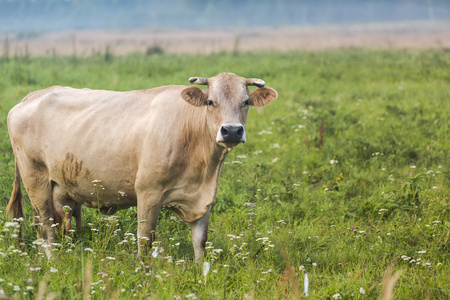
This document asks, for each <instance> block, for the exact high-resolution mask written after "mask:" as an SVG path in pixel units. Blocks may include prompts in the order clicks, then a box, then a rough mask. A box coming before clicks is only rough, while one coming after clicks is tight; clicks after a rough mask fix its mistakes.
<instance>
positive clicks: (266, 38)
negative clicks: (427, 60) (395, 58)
mask: <svg viewBox="0 0 450 300" xmlns="http://www.w3.org/2000/svg"><path fill="white" fill-rule="evenodd" d="M449 25H450V1H449V0H315V1H311V0H277V1H269V0H222V1H213V0H203V1H193V0H173V1H156V0H0V37H1V38H2V41H1V42H2V43H3V47H1V48H2V49H1V50H0V51H1V53H3V54H4V53H5V52H8V53H9V54H17V55H20V54H24V53H25V54H26V55H49V54H51V55H74V54H76V55H79V56H88V55H92V54H96V53H99V52H105V51H110V52H111V53H114V54H119V55H120V54H126V53H130V52H147V53H149V52H150V53H153V52H161V51H164V52H171V53H200V54H201V53H211V52H218V51H257V50H262V51H266V50H286V51H287V50H299V49H306V50H317V49H335V48H351V47H358V48H360V47H363V48H397V49H398V48H420V49H422V48H450V26H449Z"/></svg>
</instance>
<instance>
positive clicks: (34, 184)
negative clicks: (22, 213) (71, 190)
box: [22, 172, 55, 245]
mask: <svg viewBox="0 0 450 300" xmlns="http://www.w3.org/2000/svg"><path fill="white" fill-rule="evenodd" d="M22 181H23V183H24V186H25V189H26V191H27V194H28V197H29V198H30V202H31V205H32V207H33V216H34V218H33V219H34V221H35V222H36V223H41V224H42V225H41V226H39V227H38V228H39V233H38V236H39V237H40V238H43V239H46V240H47V243H48V244H49V245H50V244H51V243H53V242H54V239H55V230H54V229H53V227H52V225H53V221H54V213H53V203H52V195H51V185H50V182H49V181H48V178H46V176H43V175H42V174H40V173H38V172H36V173H34V174H33V175H31V174H26V175H24V176H23V177H22ZM37 217H39V218H37Z"/></svg>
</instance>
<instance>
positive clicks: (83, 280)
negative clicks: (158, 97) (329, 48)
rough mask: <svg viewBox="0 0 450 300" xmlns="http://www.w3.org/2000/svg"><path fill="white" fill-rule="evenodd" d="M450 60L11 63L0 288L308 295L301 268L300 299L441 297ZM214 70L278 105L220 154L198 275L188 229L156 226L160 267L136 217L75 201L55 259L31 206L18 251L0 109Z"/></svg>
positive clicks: (377, 55) (1, 184) (2, 103)
mask: <svg viewBox="0 0 450 300" xmlns="http://www.w3.org/2000/svg"><path fill="white" fill-rule="evenodd" d="M449 65H450V53H448V52H444V51H395V52H394V51H365V50H346V51H344V50H343V51H335V52H300V53H299V52H291V53H244V54H234V55H233V54H227V53H219V54H213V55H208V56H174V55H165V54H162V55H160V54H156V55H151V56H145V55H130V56H125V57H114V56H111V55H108V56H107V57H106V56H95V57H91V58H86V59H79V58H76V57H69V58H60V57H42V58H20V57H16V58H5V57H4V58H3V59H2V60H0V99H1V100H0V114H1V115H2V116H3V117H2V118H0V148H1V150H2V155H1V157H0V164H1V168H0V174H1V178H0V193H1V194H0V211H2V212H1V213H0V230H1V231H2V232H1V236H0V252H1V253H0V265H1V266H2V267H1V268H0V292H3V293H4V294H6V295H7V296H8V297H10V296H11V297H16V298H35V297H41V296H40V295H46V296H47V297H50V298H51V297H58V298H62V299H72V298H75V299H77V298H78V299H81V298H83V295H88V294H90V295H91V296H92V297H93V298H94V299H110V298H124V299H126V298H133V297H134V298H145V297H148V298H157V299H165V298H176V299H185V298H198V299H211V298H213V299H214V298H220V299H222V298H227V299H236V298H238V299H239V298H245V297H247V298H250V299H252V298H254V299H262V298H265V299H286V298H304V293H303V284H304V276H305V275H304V274H305V272H307V274H308V278H309V298H312V299H338V298H339V299H375V298H378V297H380V295H381V293H382V290H383V284H382V283H383V277H384V275H385V272H386V271H387V272H388V274H392V273H396V272H397V273H396V274H399V278H398V281H397V283H396V284H395V290H394V293H395V297H396V298H398V299H416V298H418V299H421V298H422V299H423V298H427V299H447V298H450V284H449V281H448V279H449V278H450V266H449V265H450V240H449V238H450V233H449V228H450V207H449V198H450V189H449V186H450V171H449V167H450V161H449V159H450V157H449V153H450V137H449V134H450V132H449V131H450V124H449V120H450V88H449V86H448V82H450V68H449ZM220 72H233V73H236V74H239V75H241V76H247V77H259V78H262V79H264V80H265V81H266V83H267V85H268V86H271V87H273V88H275V89H276V90H277V91H278V92H279V99H278V100H276V101H275V102H274V103H273V104H271V105H270V106H268V107H267V108H264V110H263V111H259V112H258V111H256V110H255V109H252V110H251V111H250V112H249V117H248V124H247V136H248V138H247V140H248V141H247V143H246V144H243V145H239V146H238V147H236V148H235V149H234V150H233V151H232V152H231V153H230V154H229V156H228V158H227V161H226V165H225V166H224V168H223V171H222V175H221V178H220V181H219V190H218V194H217V200H216V203H215V205H214V207H213V211H212V214H211V219H210V228H211V232H210V233H209V240H208V241H209V243H208V245H207V255H206V261H208V262H210V263H211V268H210V271H209V273H208V274H207V275H206V276H204V273H203V270H202V266H201V265H198V264H195V263H193V262H192V260H193V256H194V254H193V249H192V244H191V241H190V229H189V225H188V224H186V223H184V222H182V221H180V220H179V218H178V217H177V216H176V215H174V214H173V213H171V212H169V211H163V212H162V213H161V215H160V218H159V223H158V228H157V242H156V243H155V244H154V248H155V249H158V250H156V251H159V252H160V255H159V257H157V258H153V257H151V256H150V257H141V258H136V257H135V255H136V253H137V246H136V235H135V234H136V228H137V221H136V209H135V208H130V209H127V210H122V211H119V212H118V213H117V214H116V215H115V216H113V217H106V216H102V215H98V214H97V211H96V210H94V209H87V208H84V209H83V228H82V229H81V230H80V231H75V232H70V233H68V234H66V235H65V236H63V237H59V238H58V241H57V244H56V245H55V246H54V250H53V257H52V258H51V259H50V260H48V259H47V258H46V256H45V254H44V252H43V251H42V249H41V248H40V247H39V246H38V245H37V244H39V240H37V239H36V234H35V229H34V228H33V226H32V225H31V222H32V218H31V207H30V204H29V201H28V200H27V199H26V200H25V202H26V211H27V218H26V220H25V221H23V223H25V226H24V233H23V234H24V241H25V245H24V247H22V248H19V247H18V245H17V240H16V238H15V232H14V228H15V227H14V226H15V225H14V224H11V223H6V220H5V216H4V212H3V211H4V208H5V207H6V203H7V200H8V198H9V196H10V192H11V190H12V182H13V178H14V158H13V154H12V150H11V148H10V143H9V139H8V134H7V129H6V115H7V113H8V111H9V109H10V108H11V107H12V106H14V105H15V104H16V103H17V102H19V101H20V100H21V99H22V98H23V97H24V96H25V95H26V94H27V93H28V92H29V91H33V90H36V89H40V88H44V87H47V86H51V85H55V84H58V85H69V86H73V87H78V88H83V87H89V88H95V89H113V90H130V89H142V88H151V87H155V86H160V85H166V84H187V79H188V78H189V77H191V76H203V77H209V76H214V75H216V74H218V73H220ZM94 189H95V188H94V187H93V191H94ZM8 226H9V227H8ZM390 266H392V267H390ZM395 276H397V275H394V277H395ZM388 279H389V278H388ZM394 279H396V278H392V280H393V282H395V280H394ZM387 281H388V280H386V282H387ZM383 293H386V291H383ZM0 297H1V295H0Z"/></svg>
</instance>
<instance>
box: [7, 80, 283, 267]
mask: <svg viewBox="0 0 450 300" xmlns="http://www.w3.org/2000/svg"><path fill="white" fill-rule="evenodd" d="M189 82H190V83H191V84H199V85H206V88H205V89H200V88H199V87H196V86H180V85H169V86H162V87H157V88H153V89H148V90H135V91H127V92H117V91H106V90H90V89H74V88H71V87H61V86H53V87H50V88H47V89H43V90H39V91H35V92H32V93H30V94H28V95H27V96H26V97H25V98H24V99H23V100H22V101H21V102H20V103H19V104H17V105H16V106H15V107H13V108H12V109H11V111H10V112H9V114H8V119H7V123H8V132H9V136H10V139H11V145H12V149H13V152H14V155H15V173H16V175H15V180H14V188H13V192H12V196H11V199H10V201H9V203H8V206H7V214H9V215H13V216H14V217H15V218H20V217H23V216H24V212H23V204H22V200H21V199H22V193H21V186H20V182H21V181H22V183H23V185H24V187H25V190H26V192H27V194H28V196H29V198H30V201H31V205H32V210H33V218H34V222H35V223H41V228H40V234H41V235H42V238H44V239H46V240H47V243H49V244H50V243H52V242H53V241H54V238H55V230H54V228H53V227H54V226H55V225H53V224H55V223H59V224H58V225H59V226H61V224H62V223H65V227H64V228H62V230H63V229H65V230H68V229H70V220H71V217H72V216H74V217H76V221H77V227H78V228H79V226H81V206H82V205H84V206H86V207H91V208H97V209H99V210H100V211H101V212H102V213H105V214H112V213H114V212H115V211H117V210H119V209H125V208H128V207H131V206H137V220H138V230H137V238H138V244H139V247H138V249H139V250H138V255H144V254H145V253H148V250H149V248H151V243H152V240H153V238H154V237H153V234H152V233H154V231H155V229H156V221H157V218H158V215H159V212H160V210H161V209H162V208H167V209H169V210H172V211H174V212H175V213H177V214H178V215H179V216H180V218H181V219H182V220H184V221H185V222H187V223H190V226H191V236H192V243H193V246H194V254H195V258H196V259H197V260H198V259H200V258H201V257H202V253H203V249H204V245H205V242H206V240H207V229H208V222H209V214H210V211H211V205H212V204H213V203H214V200H215V196H216V192H217V188H218V179H219V174H220V171H221V168H222V166H223V163H224V160H225V158H226V156H227V154H228V153H229V151H231V150H232V149H233V147H235V146H236V145H238V144H239V143H244V142H245V141H246V132H245V126H246V122H247V113H248V109H249V106H256V107H262V106H265V105H267V104H269V103H271V102H272V101H273V100H275V99H276V98H277V97H278V93H277V92H276V91H275V90H274V89H272V88H269V87H265V82H264V81H263V80H261V79H257V78H244V77H240V76H237V75H235V74H232V73H221V74H219V75H217V76H214V77H211V78H203V77H191V78H189ZM251 85H254V86H256V89H255V90H254V91H250V90H249V88H248V86H251ZM94 185H96V187H94ZM100 188H101V190H100ZM96 189H97V190H96ZM99 190H100V192H99ZM94 191H97V192H94ZM97 195H100V197H98V196H97ZM64 206H67V207H68V209H67V210H65V211H64ZM52 225H53V226H52Z"/></svg>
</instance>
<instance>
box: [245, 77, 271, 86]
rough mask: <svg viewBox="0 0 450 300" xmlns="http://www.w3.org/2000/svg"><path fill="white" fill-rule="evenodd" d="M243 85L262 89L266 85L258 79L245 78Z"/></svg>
mask: <svg viewBox="0 0 450 300" xmlns="http://www.w3.org/2000/svg"><path fill="white" fill-rule="evenodd" d="M245 83H246V84H247V85H255V86H257V87H263V86H265V85H266V83H265V82H264V80H262V79H258V78H247V80H246V81H245Z"/></svg>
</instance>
